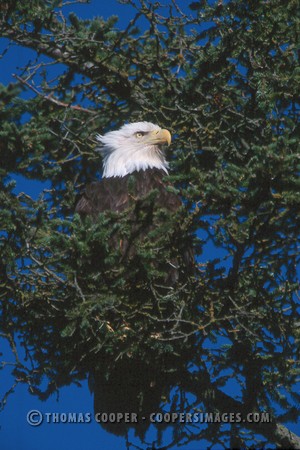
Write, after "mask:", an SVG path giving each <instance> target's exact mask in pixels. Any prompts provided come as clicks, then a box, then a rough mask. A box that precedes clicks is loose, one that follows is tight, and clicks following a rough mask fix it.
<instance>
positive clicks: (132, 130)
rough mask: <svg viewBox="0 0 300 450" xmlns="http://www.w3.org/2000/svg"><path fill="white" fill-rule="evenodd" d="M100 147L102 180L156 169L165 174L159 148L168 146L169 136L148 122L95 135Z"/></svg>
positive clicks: (165, 162) (165, 163) (163, 158)
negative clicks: (102, 134)
mask: <svg viewBox="0 0 300 450" xmlns="http://www.w3.org/2000/svg"><path fill="white" fill-rule="evenodd" d="M96 138H97V140H98V141H99V142H101V144H102V146H101V147H100V148H99V151H100V152H101V153H102V155H103V157H104V160H103V177H104V178H110V177H125V176H126V175H128V174H130V173H132V172H135V171H140V170H147V169H154V168H155V169H160V170H163V171H164V172H166V173H168V162H167V161H166V159H165V156H164V153H163V151H162V145H163V144H168V145H170V143H171V134H170V132H169V131H168V130H164V129H162V128H160V127H159V126H158V125H154V124H153V123H151V122H136V123H130V124H126V125H124V126H123V127H122V128H120V129H119V130H117V131H110V132H109V133H106V134H105V135H104V136H101V135H100V134H98V135H97V136H96Z"/></svg>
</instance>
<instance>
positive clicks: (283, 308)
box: [0, 0, 300, 445]
mask: <svg viewBox="0 0 300 450" xmlns="http://www.w3.org/2000/svg"><path fill="white" fill-rule="evenodd" d="M2 3H3V4H1V6H0V23H1V32H0V33H1V37H3V38H7V39H9V40H10V41H11V42H14V43H17V44H18V45H21V46H24V47H26V48H31V49H33V50H34V51H36V53H37V60H36V61H34V62H29V63H28V65H27V66H26V67H25V68H23V70H22V71H20V73H19V75H18V76H17V77H16V78H15V82H14V83H11V84H9V85H8V86H3V85H1V86H0V106H1V109H0V119H1V126H0V152H1V168H0V176H1V178H0V185H1V193H0V220H1V225H2V226H1V228H2V229H3V232H1V235H0V247H1V257H0V270H1V280H0V302H1V303H0V304H1V308H2V315H1V319H0V325H1V329H2V335H3V336H5V337H6V338H7V339H8V340H9V342H10V343H11V346H12V349H13V351H14V353H15V356H16V368H15V370H14V375H15V377H16V379H18V380H19V381H23V382H27V383H30V384H31V386H32V390H33V391H34V393H36V394H38V395H39V396H40V397H41V398H46V397H47V396H48V395H49V394H50V393H52V392H53V391H54V390H55V389H57V388H58V387H60V386H63V385H65V384H69V383H71V382H78V380H80V379H82V378H84V377H85V376H86V374H87V373H88V372H90V371H93V370H95V369H97V370H98V369H100V368H101V367H102V368H103V367H105V369H103V371H104V375H105V376H106V377H109V376H110V374H111V373H112V371H113V368H114V367H117V364H118V361H123V363H124V364H127V362H126V361H128V360H129V361H131V362H132V363H134V362H135V361H137V360H141V359H142V360H143V361H145V365H146V366H147V367H148V366H151V367H155V368H156V369H155V370H156V372H157V374H160V375H161V376H162V375H166V374H170V373H172V376H170V377H169V376H168V377H167V381H166V383H165V388H166V390H167V391H170V392H171V388H172V387H175V386H177V389H179V390H181V394H182V395H183V392H192V393H193V394H194V395H195V396H196V397H197V399H198V403H197V405H196V406H197V407H199V408H203V407H204V408H205V407H210V406H211V405H212V403H211V400H207V398H208V397H206V396H205V395H204V393H205V392H209V391H212V392H214V395H215V397H214V398H215V403H214V404H213V406H211V407H213V408H215V409H216V410H218V411H222V407H223V406H224V397H222V395H221V394H220V390H219V388H220V387H222V388H223V391H224V390H225V391H226V384H227V382H229V381H230V380H234V381H235V383H236V386H237V388H238V389H239V390H240V398H239V402H238V405H237V404H234V403H232V401H236V400H235V399H232V398H231V396H230V395H229V394H228V395H227V400H226V401H227V402H229V403H228V404H230V405H231V407H232V408H233V407H239V408H240V409H241V410H242V411H243V412H247V411H273V414H274V416H276V413H277V412H278V410H279V409H280V411H282V414H281V418H280V420H282V421H284V420H290V418H291V417H293V418H294V419H296V418H297V416H298V413H299V408H298V405H299V395H298V394H297V384H296V382H297V377H298V376H299V350H298V348H299V298H298V297H297V289H298V285H299V284H298V283H299V280H298V275H299V274H297V267H299V253H298V247H297V246H298V242H299V228H300V218H299V207H300V196H299V167H300V166H299V144H298V140H299V130H300V128H299V108H300V106H299V76H300V70H299V53H298V51H297V46H298V45H299V42H298V40H299V37H298V34H299V33H298V31H297V30H299V22H300V17H299V8H298V2H296V1H290V2H288V4H283V3H282V2H281V1H279V0H271V1H266V2H255V1H250V2H249V1H247V2H246V1H234V0H232V1H228V2H224V3H223V2H205V1H201V2H192V3H190V5H189V8H187V7H186V8H185V9H184V10H181V9H180V7H179V5H175V3H174V2H172V6H170V8H168V9H165V8H164V7H163V6H161V5H160V4H159V3H158V2H157V3H155V4H154V3H152V2H149V3H148V2H144V1H141V3H138V2H135V1H131V0H130V1H126V2H123V3H128V4H130V5H131V7H132V8H133V9H132V11H133V19H132V21H131V23H130V24H129V26H128V27H127V28H126V29H125V30H119V29H118V28H117V25H116V20H117V19H116V17H112V18H110V19H108V20H107V21H105V20H103V19H102V18H94V19H92V20H90V21H87V20H85V21H83V20H81V19H80V18H79V17H77V16H76V15H75V14H73V13H71V14H69V15H66V17H63V14H62V13H63V12H64V8H63V7H62V9H61V5H60V2H54V1H46V2H40V1H36V2H29V1H25V2H24V1H23V2H18V1H13V2H2ZM134 14H136V15H134ZM140 18H143V20H144V21H147V23H148V24H149V26H148V27H144V26H143V28H141V29H139V28H138V27H139V19H140ZM12 51H13V49H8V54H7V55H4V57H7V56H8V57H9V54H10V52H12ZM25 93H26V95H24V94H25ZM29 94H30V95H29ZM128 120H129V121H136V120H150V121H152V122H156V123H159V124H160V125H161V126H162V127H164V128H168V129H170V131H171V132H172V133H173V134H174V135H175V139H174V141H173V142H174V143H173V145H172V150H171V153H170V155H169V159H170V161H171V163H172V171H171V176H170V179H171V181H173V183H174V186H175V188H176V190H178V192H179V193H180V195H181V196H182V197H183V199H184V201H185V205H186V208H185V209H182V210H181V211H179V212H178V214H177V215H176V216H173V217H171V216H170V214H167V212H166V211H164V210H158V211H154V212H153V215H152V216H151V220H153V223H155V224H156V225H157V226H156V228H155V229H154V230H153V231H152V232H151V233H150V234H149V235H148V237H147V238H145V239H138V238H136V236H135V235H134V230H133V227H132V221H131V218H130V217H131V216H130V212H129V213H124V214H121V215H115V214H112V213H107V214H102V215H100V216H99V218H98V220H97V222H96V223H94V222H92V221H89V220H88V219H87V220H85V221H81V220H80V219H79V217H77V216H76V215H75V216H73V213H74V208H75V204H76V198H77V197H76V195H77V194H78V193H79V192H80V191H81V189H82V187H83V186H84V185H85V184H86V183H87V182H89V181H91V180H94V179H95V178H97V177H98V176H99V172H100V170H99V169H100V160H99V155H98V153H97V151H96V150H95V145H96V142H95V139H94V137H95V133H96V132H100V133H104V132H105V131H107V130H110V129H112V128H117V127H118V126H119V125H121V124H123V123H124V122H125V121H128ZM15 175H22V176H23V177H25V178H26V179H28V180H39V181H45V180H47V181H49V182H50V183H51V187H50V188H49V189H47V190H45V192H44V193H41V195H40V196H39V198H38V199H37V200H34V199H32V198H31V197H30V196H29V195H28V194H27V193H26V192H25V193H20V194H16V193H15V192H16V191H15V182H14V178H15ZM175 188H174V189H175ZM155 195H157V193H155V192H153V193H151V194H150V196H149V197H148V198H146V199H144V210H142V213H141V215H140V217H139V220H140V224H141V225H143V223H144V222H145V221H146V220H148V217H149V208H150V206H151V204H153V199H154V198H155ZM131 212H132V211H131ZM162 219H163V220H162ZM185 233H187V234H188V235H189V236H192V237H193V242H194V249H195V256H196V257H197V261H198V266H197V270H196V274H189V275H187V274H185V270H184V269H185V267H184V261H183V260H182V259H181V257H180V254H178V251H177V250H176V249H177V248H178V245H175V243H178V242H180V241H181V239H182V236H183V235H184V234H185ZM116 236H117V238H118V239H122V237H124V238H126V239H130V238H131V239H133V240H134V244H135V247H136V254H135V256H134V257H133V256H132V257H131V256H130V255H129V256H128V258H125V259H124V258H122V255H121V252H119V251H118V250H113V247H112V245H111V243H112V242H114V239H115V238H116ZM184 245H185V243H182V246H184ZM176 252H177V253H176ZM174 258H175V260H176V261H177V263H178V264H179V266H180V271H181V273H182V278H181V279H180V280H179V281H178V283H177V285H176V286H175V287H174V286H170V287H169V288H163V287H162V284H163V283H162V280H163V279H164V276H165V274H166V272H167V270H168V264H171V262H172V261H174ZM166 262H167V263H166ZM184 274H185V275H184ZM16 334H17V335H18V336H19V339H20V342H21V344H22V346H23V347H24V348H25V351H26V355H27V358H29V360H30V361H32V364H33V367H31V366H30V365H29V364H28V365H27V364H26V362H21V361H20V359H19V357H18V355H17V350H16V347H15V346H14V344H13V342H14V341H13V337H14V336H15V335H16ZM103 361H105V364H103ZM190 367H192V368H193V370H192V371H191V369H190ZM192 373H193V375H191V374H192ZM45 376H46V377H47V379H48V381H49V384H48V388H47V389H46V391H45V392H44V391H41V389H40V384H41V381H42V379H43V377H45ZM183 380H184V382H183ZM188 383H189V384H188ZM179 385H180V388H179V387H178V386H179ZM200 392H202V394H200ZM162 394H163V393H162V392H159V396H158V398H159V399H160V398H161V397H162ZM176 395H177V394H176ZM201 395H202V396H201ZM223 395H225V394H223ZM175 397H176V396H175ZM220 399H221V400H220ZM170 401H171V400H170ZM222 402H223V403H222ZM230 402H231V403H230ZM171 403H172V401H171ZM174 405H175V406H174ZM196 406H195V405H193V404H192V403H191V404H189V401H188V399H187V400H186V403H185V407H186V410H189V408H193V407H196ZM164 407H165V408H168V407H171V406H170V404H167V403H166V404H165V405H164ZM172 407H175V408H177V410H182V405H180V404H179V403H178V402H177V403H176V401H175V400H174V403H173V404H172ZM248 425H249V428H251V426H252V428H251V429H252V431H253V432H255V433H260V434H262V435H263V436H265V438H266V439H267V440H268V441H269V442H272V443H273V444H274V445H275V444H276V445H279V444H280V445H283V442H286V441H284V439H285V438H283V437H282V435H280V433H279V434H278V433H277V432H276V433H277V434H276V433H275V429H273V432H271V431H266V430H262V429H258V428H255V424H252V425H250V424H248ZM244 426H245V424H244ZM176 433H177V434H176ZM184 433H186V434H184ZM220 433H221V434H222V433H223V435H222V436H223V438H222V437H221V439H223V442H225V443H226V442H227V443H228V440H226V439H227V435H226V432H225V433H224V432H222V430H221V431H220V430H218V431H216V430H215V436H212V434H211V433H210V431H209V430H207V429H205V428H204V429H202V428H199V433H198V434H197V435H193V433H192V432H191V431H187V430H186V429H184V431H183V432H182V434H181V433H180V432H179V431H178V430H176V432H175V435H176V436H175V435H174V436H175V437H174V442H173V443H174V445H175V443H179V442H182V439H188V440H189V439H190V440H192V439H194V438H195V436H197V439H199V438H200V435H201V438H203V439H209V440H210V441H211V442H212V444H213V443H214V442H219V441H217V439H218V438H219V437H220ZM234 433H237V434H238V433H241V436H242V435H243V434H242V433H243V430H242V428H240V429H238V427H237V426H235V429H234ZM272 433H273V434H272ZM224 445H225V444H224ZM228 445H229V444H228ZM245 445H246V444H245Z"/></svg>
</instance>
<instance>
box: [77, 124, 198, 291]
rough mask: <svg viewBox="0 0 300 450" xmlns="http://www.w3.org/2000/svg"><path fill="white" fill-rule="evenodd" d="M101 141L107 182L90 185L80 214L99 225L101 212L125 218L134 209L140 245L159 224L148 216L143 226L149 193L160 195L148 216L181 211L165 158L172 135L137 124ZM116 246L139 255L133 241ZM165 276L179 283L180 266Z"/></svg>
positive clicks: (186, 254) (187, 258)
mask: <svg viewBox="0 0 300 450" xmlns="http://www.w3.org/2000/svg"><path fill="white" fill-rule="evenodd" d="M97 140H98V141H99V142H100V144H102V145H101V147H99V151H100V153H101V154H102V156H103V176H102V180H101V181H100V182H99V181H96V182H93V183H90V184H89V185H87V186H86V188H85V192H84V194H83V196H82V197H81V199H80V200H79V202H78V204H77V206H76V212H78V213H79V214H80V215H81V216H91V217H93V218H94V220H97V217H98V216H99V213H103V212H105V211H114V212H117V213H120V212H123V211H125V210H127V209H129V208H130V206H132V205H135V208H134V210H133V211H132V213H131V218H132V223H133V230H132V231H133V234H134V235H135V240H136V239H139V238H141V239H143V237H144V236H145V235H146V234H147V233H149V231H151V230H152V229H153V227H154V226H155V225H159V224H155V223H154V222H153V220H152V218H149V217H148V221H146V222H147V223H142V226H141V222H140V221H139V216H140V213H141V210H142V209H143V199H145V197H146V196H147V195H148V194H149V193H150V192H152V191H154V190H155V191H156V192H157V195H156V196H155V200H154V201H153V204H152V205H149V204H147V208H148V212H149V213H151V212H152V213H153V211H154V210H155V211H157V210H158V209H159V208H164V209H166V210H168V211H169V212H171V213H175V212H176V211H177V210H178V209H179V208H180V207H181V206H182V201H181V199H180V197H179V196H178V195H177V194H176V193H174V191H173V190H172V186H171V184H170V183H169V182H168V181H166V176H167V175H168V169H169V164H168V162H167V160H166V159H165V154H164V146H165V145H168V146H169V145H170V144H171V134H170V132H169V131H168V130H166V129H162V128H160V127H159V126H158V125H154V124H153V123H150V122H136V123H130V124H126V125H124V126H123V127H122V128H120V129H119V130H117V131H110V132H108V133H106V134H105V135H103V136H102V135H97ZM185 244H186V246H185ZM113 245H115V247H116V248H119V249H120V251H121V253H122V254H123V256H124V258H125V257H130V256H132V255H133V254H134V251H135V249H134V240H126V239H118V237H115V239H114V241H113ZM181 247H182V250H183V251H182V257H183V259H184V264H185V271H186V270H187V269H188V268H189V269H191V267H192V266H193V262H194V258H193V252H192V251H191V248H190V247H189V244H187V242H184V240H183V239H182V242H181ZM184 247H185V248H184ZM165 272H166V277H165V280H164V281H165V282H167V283H168V284H174V283H175V282H176V281H177V280H178V277H179V272H178V269H177V264H176V261H173V262H172V261H170V262H169V263H168V264H166V267H165Z"/></svg>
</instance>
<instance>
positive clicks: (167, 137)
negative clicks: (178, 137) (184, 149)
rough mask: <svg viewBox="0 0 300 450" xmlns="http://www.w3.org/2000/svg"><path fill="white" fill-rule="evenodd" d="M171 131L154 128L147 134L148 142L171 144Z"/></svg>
mask: <svg viewBox="0 0 300 450" xmlns="http://www.w3.org/2000/svg"><path fill="white" fill-rule="evenodd" d="M171 140H172V138H171V133H170V131H168V130H154V131H151V132H150V133H149V134H148V136H147V141H148V142H149V144H168V145H170V144H171Z"/></svg>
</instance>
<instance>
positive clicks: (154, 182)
mask: <svg viewBox="0 0 300 450" xmlns="http://www.w3.org/2000/svg"><path fill="white" fill-rule="evenodd" d="M165 177H166V174H165V172H164V171H162V170H158V169H148V170H143V171H139V172H134V173H132V174H129V175H126V176H125V177H114V178H103V179H102V180H101V181H98V182H94V183H91V184H89V185H88V186H87V187H86V190H85V193H84V195H83V197H82V198H81V199H80V200H79V202H78V204H77V206H76V212H78V213H79V214H80V215H83V216H84V215H91V216H93V217H97V216H98V214H99V213H101V212H104V211H107V210H110V211H115V212H122V211H124V210H126V209H127V208H129V207H130V206H131V205H132V204H133V202H135V201H137V200H141V199H143V198H144V197H145V196H146V195H147V194H149V193H150V192H151V191H153V190H154V189H157V190H158V195H157V197H156V205H157V207H158V208H161V207H163V208H166V209H168V210H169V211H172V212H175V211H177V210H178V208H179V207H180V206H181V204H182V203H181V200H180V198H179V197H178V196H177V195H176V194H174V193H172V192H169V191H168V190H167V186H168V185H167V184H166V182H165V181H164V180H163V179H164V178H165ZM133 179H134V180H133ZM132 181H133V183H131V182H132Z"/></svg>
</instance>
